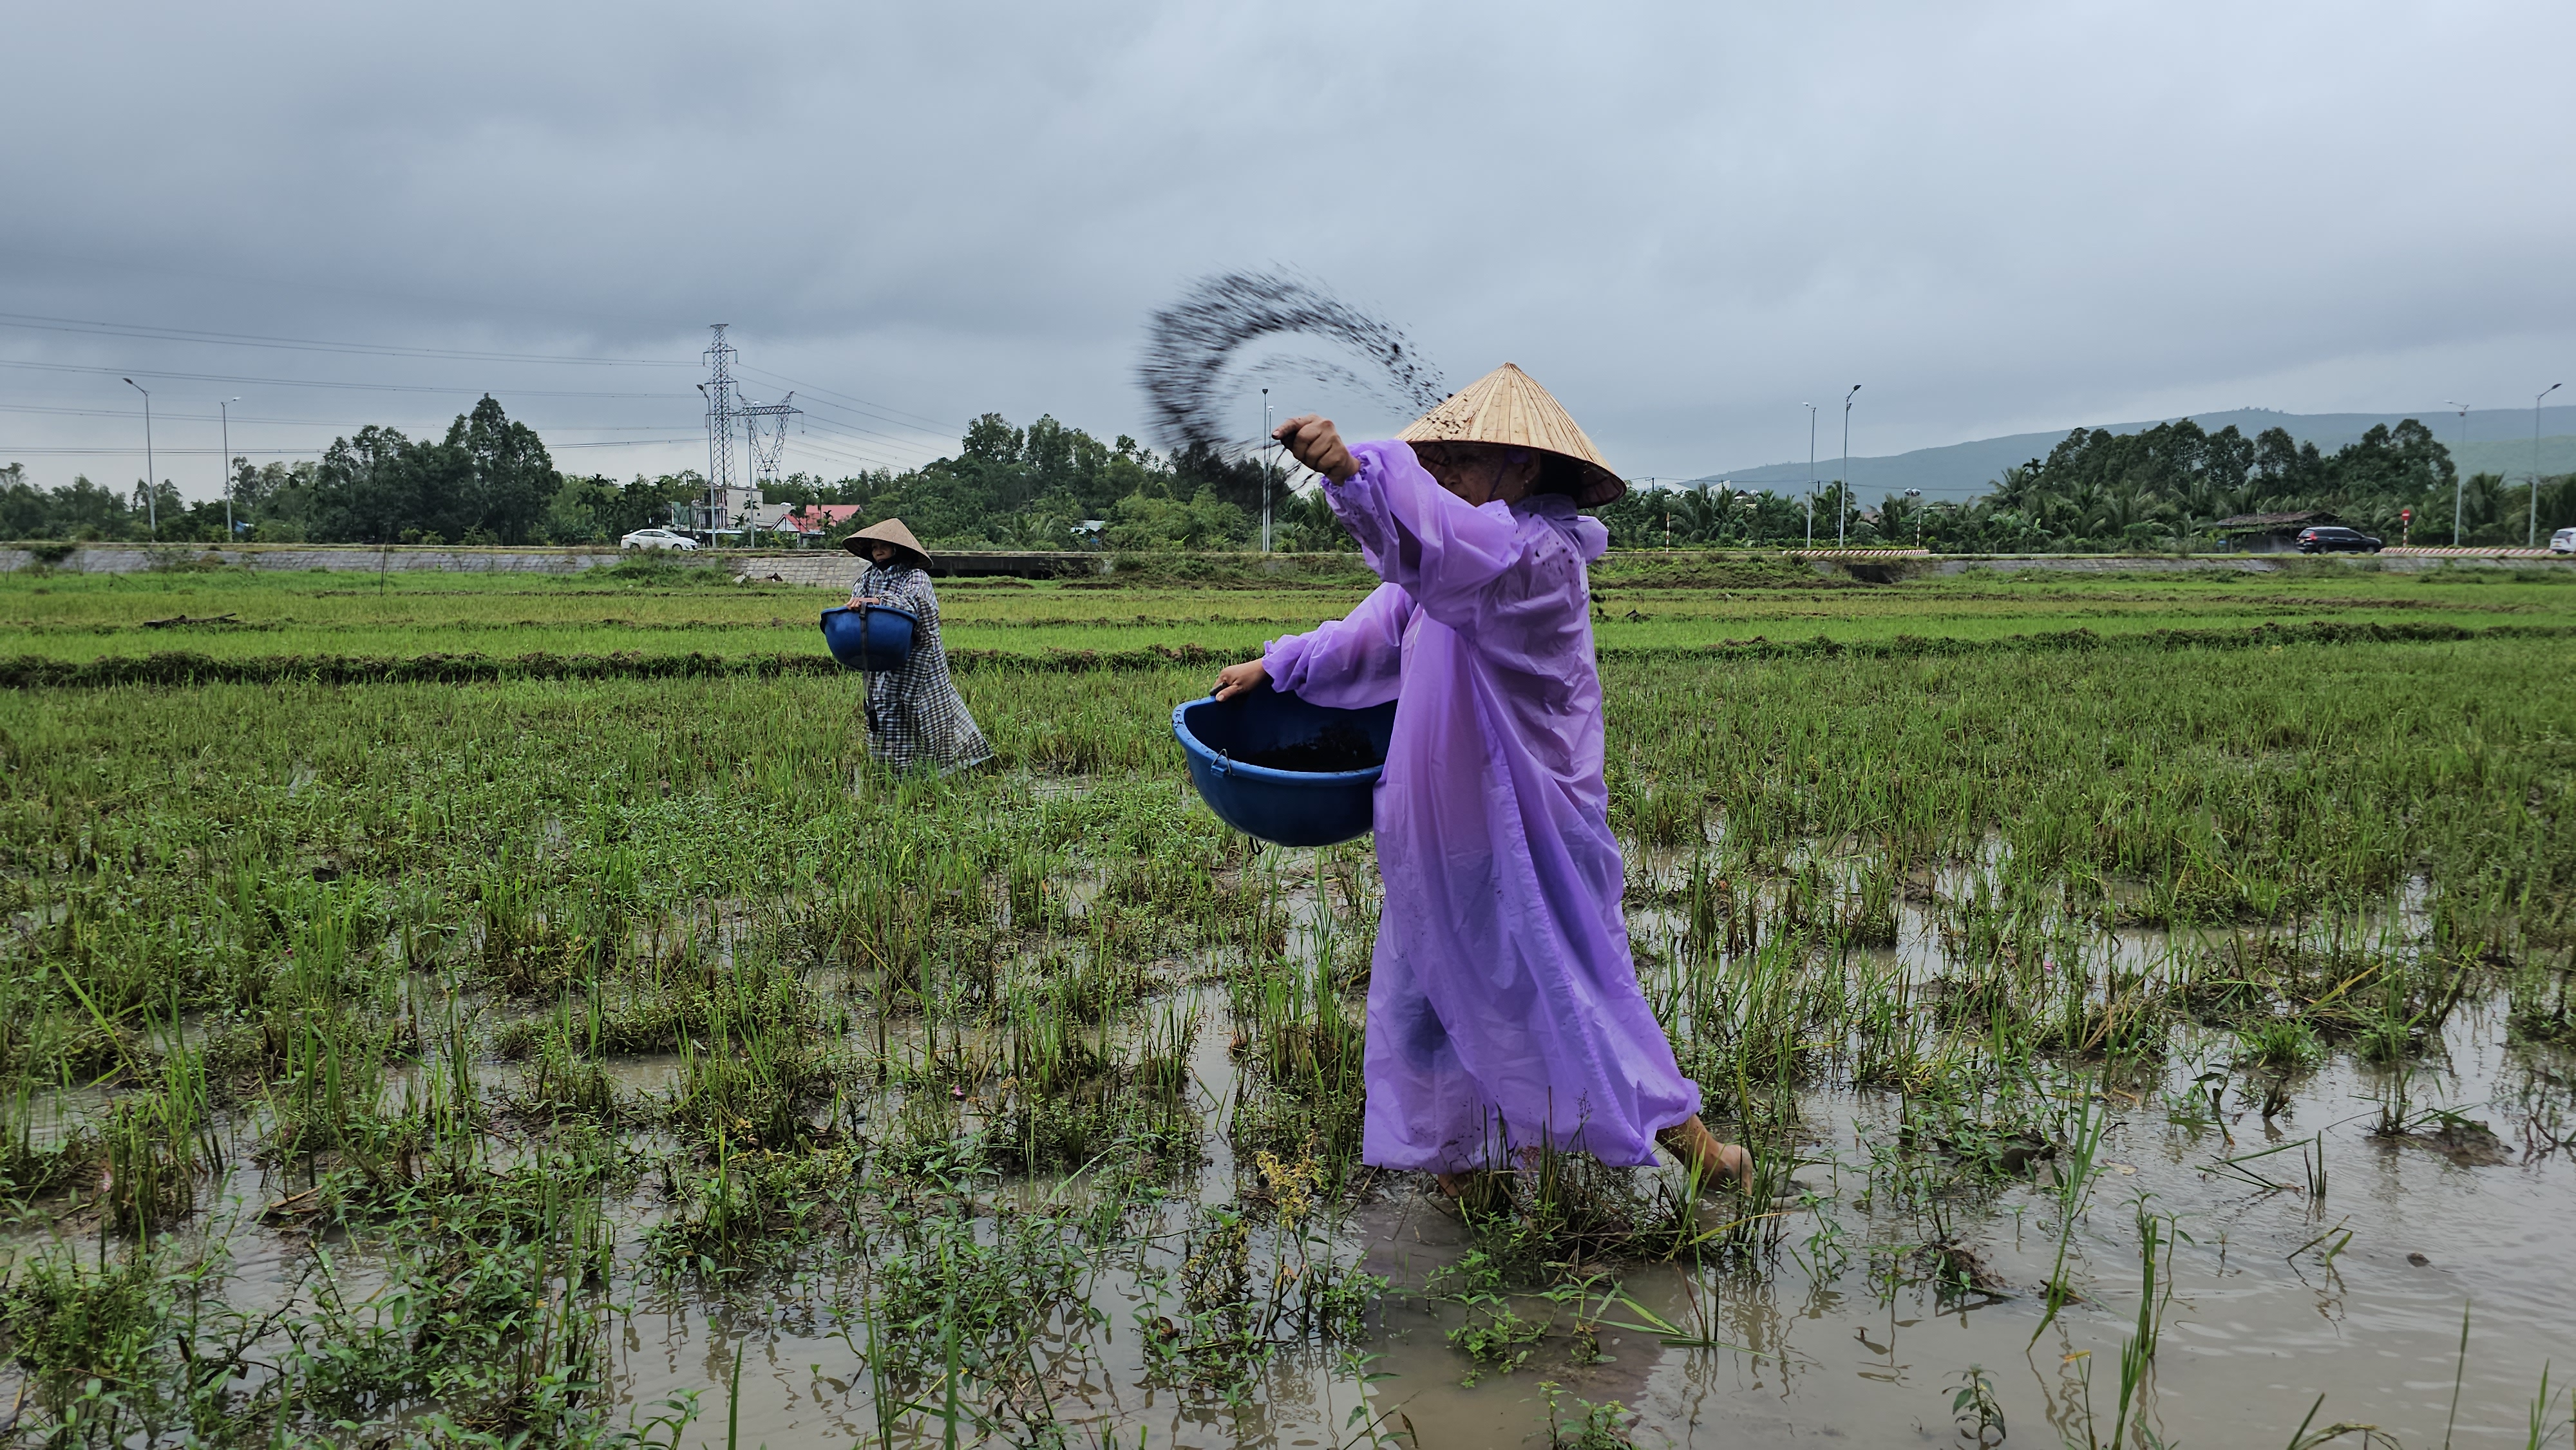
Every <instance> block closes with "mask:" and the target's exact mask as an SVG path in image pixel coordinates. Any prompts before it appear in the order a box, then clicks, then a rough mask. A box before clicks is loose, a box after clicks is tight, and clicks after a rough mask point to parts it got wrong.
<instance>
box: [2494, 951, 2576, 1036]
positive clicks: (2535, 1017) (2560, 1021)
mask: <svg viewBox="0 0 2576 1450" xmlns="http://www.w3.org/2000/svg"><path fill="white" fill-rule="evenodd" d="M2570 975H2571V971H2570V969H2569V968H2568V967H2566V966H2563V965H2559V964H2555V963H2548V962H2542V961H2540V960H2538V959H2536V958H2533V959H2526V960H2525V961H2524V962H2522V963H2521V965H2519V966H2518V967H2516V968H2515V969H2514V971H2513V974H2512V975H2511V976H2510V977H2509V978H2507V979H2506V989H2505V1022H2506V1027H2507V1030H2509V1031H2510V1032H2511V1033H2512V1034H2513V1035H2514V1036H2516V1037H2518V1038H2520V1039H2521V1040H2523V1041H2525V1042H2538V1043H2552V1044H2565V1043H2571V1042H2576V1009H2571V1006H2570V1004H2569V1002H2568V998H2567V979H2568V977H2569V976H2570Z"/></svg>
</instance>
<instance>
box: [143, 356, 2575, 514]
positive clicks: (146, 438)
mask: <svg viewBox="0 0 2576 1450" xmlns="http://www.w3.org/2000/svg"><path fill="white" fill-rule="evenodd" d="M125 385H126V386H127V387H129V388H132V389H133V390H134V391H136V392H138V393H141V394H142V395H143V519H144V527H146V528H148V529H150V530H151V531H152V537H153V538H155V539H158V538H160V537H161V490H160V488H159V486H158V485H156V484H154V483H153V481H152V390H151V389H150V388H147V387H145V386H143V385H142V384H141V383H138V382H136V381H135V380H134V379H132V378H127V379H126V380H125ZM2533 416H2534V417H2537V416H2539V415H2538V414H2536V413H2535V414H2533ZM2532 456H2533V457H2535V458H2536V457H2538V456H2539V455H2538V454H2537V453H2536V452H2535V453H2534V454H2533V455H2532Z"/></svg>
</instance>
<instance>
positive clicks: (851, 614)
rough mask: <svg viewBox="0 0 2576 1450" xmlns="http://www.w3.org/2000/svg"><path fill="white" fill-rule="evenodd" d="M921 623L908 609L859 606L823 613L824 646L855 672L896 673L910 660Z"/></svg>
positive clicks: (880, 605)
mask: <svg viewBox="0 0 2576 1450" xmlns="http://www.w3.org/2000/svg"><path fill="white" fill-rule="evenodd" d="M920 631H921V621H920V620H919V619H916V618H914V617H913V613H912V611H911V610H909V609H895V608H892V607H890V606H887V605H883V604H860V605H851V606H846V607H844V608H840V609H826V610H824V611H823V643H824V645H825V646H826V647H828V648H829V649H830V650H831V651H832V658H834V659H836V660H839V661H840V662H841V663H843V664H845V665H848V666H849V667H850V668H851V669H854V670H867V671H869V672H870V673H875V672H877V671H880V670H899V669H902V668H903V667H904V665H905V663H906V662H908V661H909V660H911V658H912V642H913V639H914V638H915V636H917V635H918V634H919V633H920Z"/></svg>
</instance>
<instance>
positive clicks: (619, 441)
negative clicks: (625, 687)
mask: <svg viewBox="0 0 2576 1450" xmlns="http://www.w3.org/2000/svg"><path fill="white" fill-rule="evenodd" d="M691 431H695V430H691ZM678 441H679V440H677V439H673V438H609V439H602V440H599V441H596V442H587V443H549V444H547V445H546V451H547V452H548V453H553V452H556V451H558V450H560V449H565V448H662V447H667V446H669V445H670V444H672V443H675V442H678ZM152 451H153V452H154V453H156V454H160V453H169V454H177V455H182V456H192V457H193V456H204V457H212V456H213V455H216V454H219V453H221V452H223V451H224V450H222V449H220V448H155V449H153V450H152ZM330 451H331V450H329V449H327V448H236V449H234V450H233V455H234V456H235V457H239V458H249V457H260V458H268V457H281V458H282V457H287V456H290V455H302V454H322V453H328V452H330ZM142 456H143V450H142V449H140V448H68V447H66V448H54V447H45V448H16V447H11V446H9V445H7V444H0V457H5V458H125V457H136V458H139V457H142Z"/></svg>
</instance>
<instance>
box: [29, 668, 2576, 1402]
mask: <svg viewBox="0 0 2576 1450" xmlns="http://www.w3.org/2000/svg"><path fill="white" fill-rule="evenodd" d="M2564 655H2565V652H2564V649H2563V647H2561V646H2558V645H2556V644H2554V643H2551V642H2528V641H2526V642H2520V643H2514V644H2482V645H2460V646H2441V647H2428V646H2414V645H2389V646H2366V645H2357V646H2335V647H2314V648H2308V647H2301V648H2294V649H2290V650H2287V651H2281V652H2275V653H2273V654H2271V655H2268V656H2266V657H2264V659H2263V660H2262V661H2261V665H2260V669H2259V671H2258V670H2248V669H2245V668H2243V663H2244V662H2243V661H2242V659H2241V658H2238V657H2236V656H2203V655H2199V654H2196V653H2192V652H2174V653H2171V654H2161V655H2149V654H2134V655H2113V656H2107V657H2085V658H2075V657H2068V658H2063V659H2055V658H2036V659H2034V658H2031V657H2028V656H2024V657H2018V658H2014V659H2009V660H1980V659H1975V658H1966V659H1947V660H1941V661H1937V662H1907V661H1897V662H1891V661H1883V660H1881V661H1833V660H1817V661H1790V662H1768V663H1728V664H1723V665H1708V664H1695V663H1691V662H1687V661H1683V662H1675V663H1672V664H1669V665H1661V664H1658V665H1647V666H1620V667H1616V668H1614V669H1612V670H1611V671H1610V673H1609V675H1608V681H1607V682H1608V685H1609V689H1610V698H1611V719H1612V730H1613V740H1612V749H1613V752H1614V758H1613V761H1612V783H1613V791H1614V806H1613V813H1614V820H1615V822H1616V823H1617V824H1618V825H1619V827H1620V828H1621V830H1622V832H1623V834H1624V835H1625V837H1626V838H1627V839H1628V840H1629V842H1630V843H1631V866H1630V883H1629V907H1630V927H1631V933H1632V941H1633V944H1634V946H1635V949H1636V952H1637V956H1638V960H1639V967H1640V976H1641V980H1642V981H1643V983H1644V984H1645V986H1646V989H1647V991H1648V993H1649V996H1650V998H1651V999H1652V1000H1653V1001H1654V1002H1655V1004H1656V1006H1657V1008H1658V1011H1659V1012H1660V1013H1661V1015H1662V1016H1663V1017H1664V1019H1665V1020H1666V1022H1667V1023H1668V1024H1669V1025H1670V1027H1671V1029H1672V1031H1673V1033H1674V1037H1675V1040H1676V1044H1677V1046H1678V1048H1679V1049H1680V1051H1681V1054H1682V1057H1683V1060H1684V1063H1685V1065H1686V1067H1688V1068H1689V1069H1690V1070H1691V1071H1692V1073H1693V1074H1694V1076H1695V1077H1696V1078H1697V1079H1698V1080H1699V1081H1700V1083H1701V1084H1702V1087H1703V1091H1704V1092H1705V1093H1706V1095H1707V1098H1708V1102H1709V1107H1710V1114H1711V1117H1712V1121H1713V1122H1714V1123H1715V1124H1716V1125H1717V1126H1719V1127H1720V1129H1721V1132H1722V1133H1723V1134H1725V1135H1727V1136H1732V1137H1738V1138H1740V1139H1742V1140H1743V1141H1746V1142H1748V1143H1749V1144H1751V1145H1752V1146H1753V1147H1754V1149H1755V1151H1756V1153H1757V1157H1758V1160H1759V1162H1760V1165H1761V1174H1762V1182H1761V1185H1760V1188H1759V1191H1758V1192H1757V1193H1755V1194H1753V1195H1751V1196H1749V1197H1748V1196H1738V1195H1735V1194H1732V1193H1712V1194H1703V1195H1699V1196H1697V1197H1694V1196H1693V1195H1692V1193H1691V1190H1690V1185H1688V1184H1687V1183H1685V1182H1684V1181H1683V1180H1682V1179H1681V1178H1680V1177H1679V1176H1678V1174H1676V1173H1675V1172H1673V1171H1671V1170H1669V1169H1667V1170H1646V1171H1636V1172H1611V1171H1605V1170H1602V1169H1600V1168H1598V1167H1597V1166H1594V1165H1591V1164H1589V1163H1588V1162H1587V1161H1585V1160H1583V1159H1581V1158H1579V1157H1566V1158H1545V1159H1541V1160H1537V1161H1530V1162H1525V1163H1522V1164H1520V1165H1519V1167H1518V1171H1515V1172H1512V1173H1509V1174H1505V1175H1500V1176H1498V1177H1496V1178H1495V1179H1493V1180H1490V1181H1488V1182H1486V1183H1483V1184H1480V1185H1478V1186H1477V1187H1476V1189H1475V1190H1474V1191H1472V1192H1471V1194H1470V1196H1469V1198H1468V1200H1467V1201H1465V1202H1463V1203H1452V1202H1449V1201H1447V1200H1444V1199H1442V1198H1440V1197H1439V1196H1438V1195H1437V1194H1436V1193H1435V1192H1433V1191H1432V1188H1431V1185H1430V1183H1429V1180H1428V1179H1427V1178H1423V1177H1420V1176H1417V1175H1404V1174H1383V1173H1379V1172H1376V1171H1374V1170H1371V1169H1369V1168H1367V1167H1366V1166H1365V1165H1363V1164H1361V1163H1360V1162H1359V1161H1358V1155H1357V1125H1358V1109H1359V1103H1360V1091H1361V1084H1360V1082H1359V1076H1358V1050H1359V1045H1360V1042H1361V1040H1362V1034H1363V1030H1364V1023H1363V1020H1362V1013H1361V999H1362V996H1363V994H1364V991H1365V978H1366V968H1367V962H1368V952H1369V944H1370V941H1371V940H1372V937H1373V935H1374V931H1375V924H1376V919H1377V914H1378V913H1379V912H1380V910H1382V909H1383V904H1382V901H1381V899H1380V896H1379V893H1378V890H1377V886H1376V881H1375V873H1374V869H1373V866H1372V863H1371V860H1370V857H1369V855H1368V852H1367V849H1366V843H1365V842H1362V843H1357V844H1355V845H1353V846H1347V847H1341V848H1334V849H1331V850H1327V851H1322V852H1282V851H1277V850H1273V849H1262V850H1254V849H1251V848H1250V847H1249V846H1248V845H1247V843H1245V842H1244V841H1243V840H1242V839H1241V838H1240V837H1234V836H1231V835H1230V834H1229V833H1227V832H1226V831H1225V830H1224V829H1223V828H1222V827H1221V826H1219V825H1218V824H1217V823H1216V822H1215V821H1214V820H1213V818H1212V817H1210V816H1208V815H1207V813H1206V812H1204V811H1203V810H1200V809H1198V808H1197V807H1196V806H1195V805H1194V803H1193V802H1192V801H1191V800H1190V798H1189V797H1188V795H1187V794H1186V790H1185V787H1183V786H1182V785H1181V784H1180V772H1179V769H1178V766H1177V762H1176V760H1174V759H1172V758H1171V752H1170V747H1169V745H1168V742H1167V741H1166V740H1164V739H1162V738H1160V735H1159V726H1160V724H1161V720H1162V718H1164V716H1166V715H1167V714H1168V701H1169V700H1171V699H1175V698H1181V697H1184V696H1185V695H1187V694H1188V693H1192V692H1194V691H1195V690H1196V689H1198V688H1201V687H1202V686H1203V681H1200V680H1199V679H1198V678H1197V677H1196V676H1195V675H1189V674H1186V672H1181V671H1160V672H1158V671H1131V672H1124V673H1119V674H1114V675H1100V676H1092V677H1067V676H1063V675H1060V674H1058V675H1046V674H1034V673H1033V674H1028V675H1019V676H1001V675H991V674H985V675H978V676H977V677H975V678H973V679H970V680H969V682H968V683H969V685H970V692H971V693H972V694H973V696H974V698H973V701H972V703H973V704H974V705H975V707H976V709H977V711H978V713H979V715H980V716H982V717H983V718H984V720H985V722H986V724H987V727H988V730H989V731H990V732H991V733H992V734H993V736H994V738H995V740H996V742H997V745H999V746H1000V747H1001V749H1002V752H1003V755H1004V757H1005V759H1006V761H1007V762H1008V766H1007V768H1006V769H1004V770H1001V771H998V772H994V773H990V774H986V775H982V776H978V777H973V778H969V779H963V780H957V781H950V782H945V783H939V782H927V781H918V780H915V781H897V780H889V779H886V778H884V777H882V776H879V775H877V774H875V773H873V772H872V771H870V770H868V769H867V768H865V767H864V765H862V764H860V763H859V761H858V753H859V752H858V750H857V746H856V742H855V741H853V740H852V739H851V738H850V734H849V720H848V711H849V697H848V692H847V691H846V690H845V689H842V688H841V687H840V684H841V682H837V681H806V680H794V681H774V682H756V681H690V682H681V683H678V684H672V683H651V682H633V683H628V682H609V683H594V684H586V685H562V684H539V683H528V684H519V685H495V686H489V687H475V688H471V689H453V688H446V687H429V686H421V687H413V686H383V687H368V688H360V689H347V690H332V689H320V688H306V687H294V686H282V687H277V688H269V689H251V688H241V687H219V688H209V689H197V690H171V691H161V692H138V691H126V692H104V691H102V692H56V693H43V692H36V693H28V694H22V695H19V696H16V697H13V698H12V699H10V700H9V701H8V702H7V704H6V712H5V714H0V730H5V736H0V747H4V748H5V751H6V753H7V763H8V765H9V771H8V781H9V784H8V787H7V790H8V795H7V809H8V815H7V817H6V830H7V838H6V839H7V847H8V852H9V855H8V858H7V865H8V877H7V879H8V883H9V887H10V889H11V891H12V892H13V893H14V895H13V899H12V900H11V901H10V903H9V905H10V909H11V912H12V915H11V917H10V929H9V933H8V936H7V939H6V947H5V949H6V952H7V957H6V972H5V975H0V982H5V986H6V991H7V993H8V1000H7V1001H6V1002H5V1003H0V1107H5V1109H6V1112H7V1118H6V1122H5V1123H0V1127H5V1129H6V1135H5V1142H0V1151H5V1163H0V1168H5V1171H6V1178H7V1192H8V1195H9V1198H10V1199H11V1201H12V1202H13V1203H14V1204H15V1206H16V1207H15V1210H14V1212H15V1217H14V1221H13V1227H12V1229H11V1231H10V1236H9V1241H8V1242H9V1250H8V1252H9V1267H8V1277H7V1280H6V1284H5V1287H0V1336H5V1339H6V1345H7V1348H8V1350H9V1351H10V1353H11V1355H12V1359H11V1361H10V1363H9V1366H8V1368H7V1370H6V1371H5V1372H0V1395H6V1396H7V1398H8V1399H10V1400H11V1401H14V1402H15V1404H16V1410H15V1413H14V1417H13V1418H12V1419H11V1420H10V1422H9V1430H8V1434H9V1435H10V1436H12V1437H13V1438H14V1439H15V1440H16V1441H17V1442H18V1443H27V1444H51V1445H100V1446H104V1445H111V1444H114V1445H143V1444H161V1445H181V1444H209V1445H220V1444H241V1445H250V1444H258V1445H273V1444H335V1445H394V1444H435V1445H506V1444H540V1443H542V1444H600V1445H606V1444H621V1443H622V1444H650V1445H657V1446H659V1445H671V1446H677V1445H688V1446H697V1445H740V1446H753V1445H762V1444H766V1445H769V1446H772V1447H780V1450H783V1447H787V1446H805V1445H829V1446H836V1447H837V1446H845V1445H851V1444H924V1445H929V1444H943V1443H979V1442H982V1443H996V1444H1064V1445H1107V1444H1120V1445H1140V1444H1142V1445H1160V1444H1192V1445H1238V1444H1240V1445H1318V1446H1322V1445H1333V1446H1341V1445H1351V1444H1369V1443H1387V1444H1408V1445H1418V1446H1453V1445H1455V1446H1467V1445H1548V1444H1580V1445H1589V1446H1607V1445H1616V1444H1636V1445H1664V1444H1695V1445H1718V1444H1741V1443H1778V1442H1789V1441H1798V1440H1807V1439H1814V1440H1820V1441H1837V1440H1838V1441H1843V1442H1848V1443H1867V1444H1882V1443H1909V1444H1910V1443H1924V1444H1941V1445H1969V1444H2037V1445H2051V1444H2072V1445H2081V1446H2095V1445H2113V1444H2117V1445H2124V1446H2135V1445H2156V1444H2165V1445H2173V1444H2190V1445H2235V1444H2260V1445H2275V1444H2278V1445H2292V1444H2322V1443H2344V1444H2360V1443H2363V1442H2365V1441H2366V1440H2368V1441H2371V1442H2373V1443H2380V1444H2392V1443H2393V1444H2404V1445H2415V1446H2423V1445H2434V1444H2442V1443H2451V1444H2463V1445H2465V1444H2527V1443H2535V1442H2536V1443H2560V1442H2561V1441H2562V1440H2564V1438H2565V1437H2566V1436H2567V1435H2568V1433H2569V1430H2568V1429H2567V1427H2566V1422H2567V1419H2568V1416H2569V1414H2570V1413H2571V1403H2570V1401H2569V1400H2568V1398H2567V1392H2566V1389H2565V1385H2566V1383H2567V1378H2566V1366H2567V1364H2568V1362H2569V1361H2570V1359H2571V1358H2576V1355H2571V1352H2570V1351H2571V1347H2576V1308H2571V1300H2576V1295H2571V1293H2570V1290H2571V1287H2576V1235H2571V1234H2570V1233H2569V1232H2568V1231H2567V1229H2566V1227H2565V1225H2566V1222H2567V1216H2568V1215H2567V1209H2568V1205H2569V1204H2570V1203H2571V1202H2576V1196H2571V1190H2576V1164H2572V1163H2571V1161H2570V1156H2569V1151H2570V1150H2569V1149H2568V1148H2567V1147H2565V1146H2562V1145H2563V1144H2564V1142H2565V1140H2566V1139H2567V1138H2568V1136H2569V1135H2570V1134H2571V1133H2576V1106H2571V1101H2570V1100H2571V1097H2576V1056H2571V1053H2570V1050H2569V1049H2570V1044H2571V1043H2576V1019H2571V1017H2570V1015H2569V1004H2568V1001H2567V977H2568V974H2569V970H2570V966H2571V961H2570V955H2569V949H2570V944H2571V940H2576V919H2571V904H2570V900H2569V893H2570V890H2571V886H2576V844H2571V842H2570V840H2569V837H2568V835H2567V830H2568V826H2567V822H2568V816H2567V808H2568V805H2569V803H2570V798H2571V790H2570V786H2569V784H2568V776H2567V773H2566V771H2567V767H2568V766H2569V765H2570V764H2571V763H2576V745H2571V744H2570V742H2569V739H2568V737H2567V733H2566V731H2565V727H2564V723H2563V722H2564V721H2565V720H2566V719H2569V718H2576V711H2571V710H2569V709H2568V706H2569V705H2570V704H2571V703H2576V702H2571V701H2570V700H2569V699H2568V698H2567V693H2568V689H2569V687H2568V686H2567V685H2565V684H2563V683H2559V682H2560V681H2563V680H2564V679H2566V678H2567V672H2566V671H2565V669H2564V666H2565V664H2566V663H2567V661H2566V659H2565V657H2564ZM1891 700H1897V701H1902V702H1903V705H1904V708H1902V709H1891V708H1889V707H1888V705H1887V703H1886V702H1889V701H1891ZM1138 721H1142V722H1144V723H1143V724H1138V723H1137V722H1138ZM2464 1332H2465V1338H2464ZM2464 1344H2465V1347H2464ZM2535 1436H2537V1437H2539V1438H2538V1439H2537V1441H2535Z"/></svg>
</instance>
